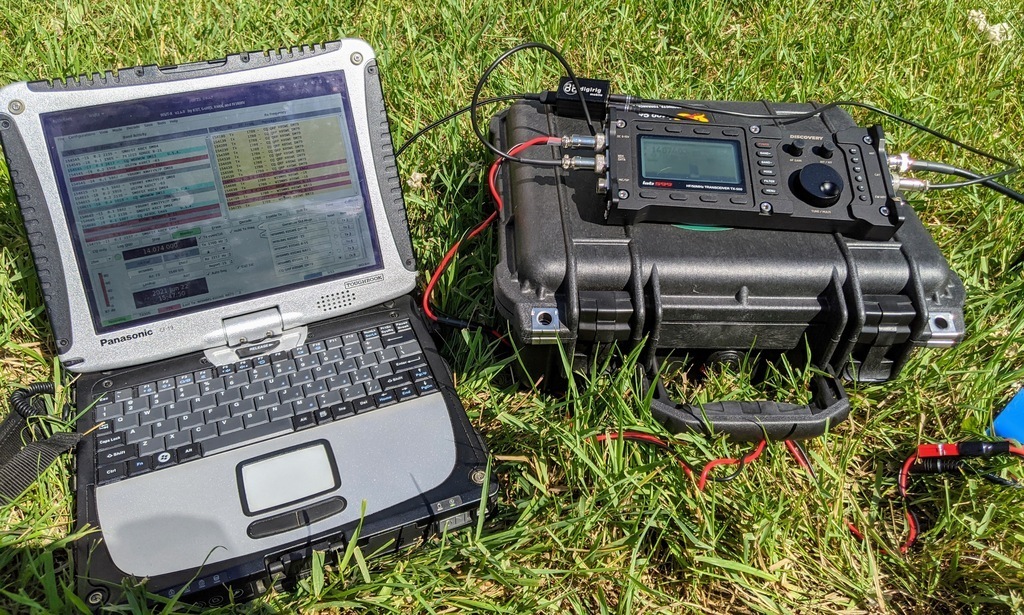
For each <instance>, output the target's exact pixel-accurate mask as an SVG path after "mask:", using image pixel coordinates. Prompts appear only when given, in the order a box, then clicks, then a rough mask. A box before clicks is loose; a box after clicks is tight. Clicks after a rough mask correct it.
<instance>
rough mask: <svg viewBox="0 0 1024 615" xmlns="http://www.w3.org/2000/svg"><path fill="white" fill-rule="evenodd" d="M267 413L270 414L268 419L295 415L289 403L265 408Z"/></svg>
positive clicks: (279, 418) (288, 417)
mask: <svg viewBox="0 0 1024 615" xmlns="http://www.w3.org/2000/svg"><path fill="white" fill-rule="evenodd" d="M267 414H268V415H269V416H270V421H271V422H273V421H280V420H283V419H290V418H291V417H292V416H294V415H295V411H294V410H292V405H291V404H283V405H280V406H271V407H270V408H267Z"/></svg>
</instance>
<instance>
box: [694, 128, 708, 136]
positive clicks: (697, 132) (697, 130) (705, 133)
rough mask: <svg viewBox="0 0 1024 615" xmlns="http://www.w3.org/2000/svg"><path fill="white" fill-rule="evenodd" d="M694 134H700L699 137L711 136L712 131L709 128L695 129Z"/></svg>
mask: <svg viewBox="0 0 1024 615" xmlns="http://www.w3.org/2000/svg"><path fill="white" fill-rule="evenodd" d="M693 132H694V133H695V134H698V135H709V134H711V130H710V129H708V128H694V129H693Z"/></svg>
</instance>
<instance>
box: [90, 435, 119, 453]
mask: <svg viewBox="0 0 1024 615" xmlns="http://www.w3.org/2000/svg"><path fill="white" fill-rule="evenodd" d="M122 445H124V434H123V433H111V434H106V435H103V436H97V437H96V450H98V451H105V450H107V449H110V448H117V447H119V446H122Z"/></svg>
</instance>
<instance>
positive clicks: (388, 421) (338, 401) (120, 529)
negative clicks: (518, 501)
mask: <svg viewBox="0 0 1024 615" xmlns="http://www.w3.org/2000/svg"><path fill="white" fill-rule="evenodd" d="M0 140H2V144H3V150H4V154H5V156H6V159H7V162H8V166H9V168H10V173H11V178H12V183H13V186H14V190H15V193H16V195H17V199H18V203H19V205H20V207H21V211H22V214H23V217H24V221H25V226H26V229H27V232H28V237H29V240H30V243H31V248H32V254H33V258H34V261H35V264H36V269H37V271H38V274H39V279H40V282H41V286H42V289H43V294H44V299H45V303H46V308H47V312H48V315H49V318H50V322H51V324H52V328H53V332H54V336H55V338H56V347H57V351H58V353H59V357H60V361H61V363H62V364H63V365H64V367H65V368H66V369H67V370H70V371H71V372H77V373H78V374H80V375H79V377H78V380H77V383H76V402H77V407H78V409H79V411H80V412H81V418H80V420H79V421H78V429H79V431H81V432H86V431H89V430H92V432H91V433H90V435H89V437H87V438H85V439H83V441H82V443H81V444H80V445H79V447H78V450H77V453H76V461H77V465H76V478H77V485H76V487H75V493H76V496H77V503H76V511H77V525H78V527H79V528H85V527H88V528H94V529H95V531H94V532H93V533H91V534H90V535H89V537H88V538H87V539H84V540H82V541H80V542H79V544H78V545H77V548H76V561H75V567H76V574H77V576H78V580H79V581H78V582H79V593H80V595H81V597H82V598H83V599H84V600H85V601H86V602H87V604H89V605H90V606H91V607H94V608H97V607H100V606H102V605H104V604H107V603H112V602H117V601H118V600H119V598H120V587H121V586H122V582H123V580H124V579H126V578H127V579H136V580H142V579H146V580H147V581H146V588H147V590H148V591H151V592H154V593H157V594H160V595H163V596H167V597H170V596H174V595H175V594H178V593H181V594H183V595H184V596H185V598H186V599H188V600H191V601H193V602H198V603H200V604H207V605H216V604H220V603H223V602H225V601H226V600H228V599H229V598H230V597H232V596H233V597H234V599H236V600H243V599H246V598H248V597H250V596H252V595H255V594H258V593H260V592H262V591H264V590H266V589H267V588H268V587H271V586H272V585H273V584H274V583H276V582H278V581H280V580H282V579H284V580H287V579H293V578H294V577H295V575H296V574H298V573H299V572H300V571H301V567H302V565H303V562H304V561H305V560H306V559H307V558H308V557H309V556H310V554H311V552H312V551H313V550H325V551H334V550H339V549H344V548H346V546H347V545H348V544H349V542H351V541H353V540H357V541H358V542H357V544H358V545H360V546H361V547H362V548H363V549H364V550H365V551H366V552H368V554H369V553H375V552H377V553H379V552H387V551H394V550H396V549H401V548H404V547H409V546H412V545H415V544H417V543H419V542H421V541H422V539H423V538H424V537H426V536H428V535H430V534H432V533H438V532H445V531H449V530H453V529H455V528H457V527H460V526H463V525H467V524H470V523H472V522H473V521H474V520H475V519H476V516H477V515H478V513H479V511H482V510H484V509H485V508H486V506H487V500H488V499H489V498H492V497H493V496H494V495H495V493H496V489H495V483H494V482H493V481H489V480H488V479H489V477H488V475H487V453H486V449H485V446H484V444H483V442H482V440H481V438H480V437H479V435H478V434H477V433H476V432H475V431H474V429H473V427H472V425H471V424H470V423H469V421H468V418H467V416H466V414H465V411H464V410H463V408H462V406H461V404H460V402H459V399H458V397H457V396H456V394H455V391H454V388H453V385H452V380H451V376H450V373H449V371H448V368H447V367H446V366H445V364H444V363H443V361H442V359H441V358H440V356H439V355H438V352H437V350H436V348H435V346H434V344H433V343H432V341H431V338H430V336H429V334H428V331H427V328H426V326H425V324H424V322H423V321H422V320H421V317H420V314H419V312H418V311H417V310H416V308H415V305H414V302H413V300H412V298H411V297H410V296H409V293H410V292H411V291H412V290H413V289H414V286H415V280H416V267H415V260H414V258H413V253H412V245H411V241H410V238H409V231H408V227H407V223H406V216H405V207H404V201H403V197H402V190H401V182H400V179H399V177H398V170H397V167H396V164H395V158H394V155H393V150H392V143H391V137H390V132H389V128H388V120H387V116H386V113H385V108H384V100H383V96H382V93H381V87H380V79H379V75H378V66H377V63H376V62H375V60H374V52H373V50H372V49H371V48H370V47H369V45H367V44H366V43H365V42H363V41H360V40H354V39H347V40H342V41H339V42H332V43H328V44H325V45H318V46H313V47H302V48H295V49H291V50H281V51H275V52H268V53H264V52H254V53H242V54H238V55H233V56H229V57H227V58H224V59H221V60H215V61H210V62H199V63H195V64H187V65H179V66H166V67H156V66H146V67H139V68H130V69H122V70H120V71H117V72H116V73H113V72H107V73H106V74H104V75H99V74H94V75H93V76H91V77H85V76H83V77H80V78H68V79H66V80H56V81H52V82H36V83H24V82H22V83H16V84H13V85H10V86H7V87H6V88H4V89H3V90H2V91H0ZM485 485H490V489H489V490H488V493H487V494H486V496H485V495H484V491H485ZM481 500H484V501H483V502H482V501H481Z"/></svg>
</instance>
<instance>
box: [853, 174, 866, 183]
mask: <svg viewBox="0 0 1024 615" xmlns="http://www.w3.org/2000/svg"><path fill="white" fill-rule="evenodd" d="M853 179H855V180H857V181H859V182H862V181H864V176H863V175H858V176H857V177H854V178H853Z"/></svg>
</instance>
